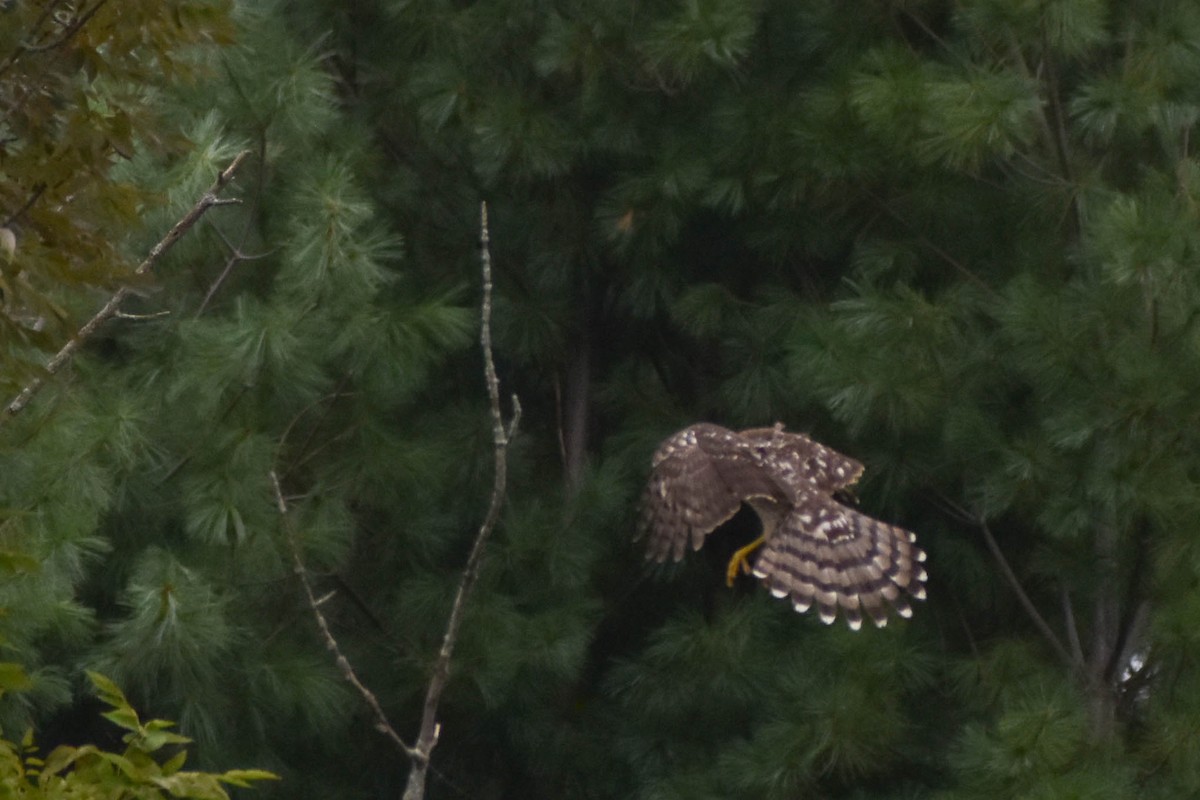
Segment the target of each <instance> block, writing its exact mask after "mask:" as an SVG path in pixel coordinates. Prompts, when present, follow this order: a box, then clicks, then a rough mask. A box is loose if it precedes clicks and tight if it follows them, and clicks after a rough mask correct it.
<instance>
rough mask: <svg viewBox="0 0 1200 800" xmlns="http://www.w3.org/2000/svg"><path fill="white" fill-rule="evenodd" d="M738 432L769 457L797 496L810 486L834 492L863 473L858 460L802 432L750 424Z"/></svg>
mask: <svg viewBox="0 0 1200 800" xmlns="http://www.w3.org/2000/svg"><path fill="white" fill-rule="evenodd" d="M740 435H741V436H742V438H743V439H744V440H745V441H746V442H747V443H748V444H749V445H750V446H751V447H753V448H755V450H756V451H758V452H759V453H761V454H762V456H763V457H764V458H765V459H768V460H769V462H770V464H771V467H772V470H773V471H774V473H775V475H776V477H777V478H778V479H779V481H780V482H781V483H784V484H786V485H787V486H788V487H789V488H790V489H791V491H792V493H793V495H794V496H796V497H798V496H799V495H800V494H801V493H804V492H808V491H811V490H813V489H816V490H817V491H820V492H825V493H826V494H833V493H834V492H835V491H837V490H838V489H844V488H846V487H847V486H851V485H853V484H854V483H855V482H856V481H857V480H858V479H859V477H860V476H861V475H862V473H863V465H862V464H861V463H859V462H858V461H855V460H854V459H853V458H850V457H849V456H847V455H843V454H841V453H839V452H838V451H837V450H833V449H831V448H829V447H826V446H825V445H823V444H821V443H820V442H816V441H813V440H812V439H810V438H809V437H807V436H805V435H804V434H802V433H790V432H788V431H785V430H783V428H782V427H776V428H751V429H750V430H747V431H742V432H741V434H740ZM793 499H794V498H793Z"/></svg>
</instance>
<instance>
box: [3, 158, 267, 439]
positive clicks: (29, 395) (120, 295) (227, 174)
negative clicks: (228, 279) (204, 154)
mask: <svg viewBox="0 0 1200 800" xmlns="http://www.w3.org/2000/svg"><path fill="white" fill-rule="evenodd" d="M248 154H249V151H245V150H244V151H242V152H241V153H238V155H237V156H236V157H235V158H234V159H233V161H232V162H231V163H230V164H229V166H228V167H226V168H225V169H224V170H222V171H221V173H220V174H218V175H217V178H216V180H215V181H213V184H212V186H210V187H208V191H206V192H205V193H204V195H203V196H202V197H201V198H200V199H199V200H197V201H196V204H195V205H194V206H192V208H191V210H190V211H188V212H187V213H186V214H184V215H183V217H181V218H180V219H179V221H178V222H176V223H175V224H174V225H173V226H172V227H171V230H169V231H167V234H166V236H164V237H163V238H162V239H161V240H159V242H158V244H156V245H154V247H152V248H151V249H150V254H149V255H147V256H146V259H145V260H144V261H142V263H141V264H139V265H138V267H137V269H135V270H134V271H133V272H134V274H135V275H144V274H146V273H147V272H149V271H150V270H151V268H152V267H154V265H155V264H157V263H158V260H159V259H160V258H162V256H163V254H164V253H166V252H167V251H168V250H170V249H171V247H172V245H174V244H175V242H177V241H179V239H180V238H182V236H183V235H184V234H185V233H187V232H188V231H189V230H191V228H192V226H193V225H195V224H196V223H197V222H198V221H199V220H200V218H201V217H202V216H204V214H205V212H206V211H208V210H209V209H210V208H212V207H213V206H219V205H228V204H231V203H236V202H238V201H236V200H222V199H221V198H219V197H218V196H217V193H218V192H220V191H221V190H222V189H224V188H225V187H226V186H227V185H228V184H229V182H230V181H231V180H233V175H234V173H235V172H237V169H238V167H240V166H241V164H242V161H244V160H245V158H246V156H247V155H248ZM131 292H132V290H131V289H130V288H129V287H127V286H123V287H121V288H120V289H118V290H117V291H116V292H115V293H113V295H112V297H110V298H109V299H108V302H107V303H105V304H104V307H103V308H101V309H100V310H99V311H97V312H96V314H95V315H94V316H93V317H92V318H91V319H89V320H88V321H87V322H86V323H85V324H84V326H83V327H82V328H80V329H79V330H78V331H77V332H76V333H75V335H74V336H73V337H71V339H70V341H68V342H67V343H66V344H65V345H63V347H62V349H61V350H59V351H58V353H56V354H55V355H54V357H53V358H51V359H50V360H49V361H48V362H47V363H46V367H45V372H46V375H45V376H40V377H36V378H34V379H33V380H31V381H30V382H29V383H28V384H26V386H25V388H24V389H22V390H21V391H20V393H19V394H18V395H17V396H16V397H15V398H13V400H12V401H11V402H10V403H9V404H8V405H7V406H6V407H5V408H4V411H3V412H0V425H3V424H4V423H5V422H7V421H8V420H9V419H11V418H12V417H14V416H16V415H17V414H19V413H21V411H22V410H23V409H24V408H25V406H27V405H28V404H29V401H30V400H32V399H33V396H34V395H35V394H37V393H38V391H40V390H41V388H42V387H43V386H44V385H45V383H46V379H47V378H49V377H51V376H53V375H55V374H56V373H57V372H58V371H59V370H60V369H62V368H63V367H64V366H65V365H66V364H67V362H69V361H70V360H71V358H72V357H73V356H74V355H75V353H76V351H78V350H79V348H80V347H81V346H82V345H83V343H84V342H86V341H87V340H88V339H89V338H90V337H91V336H92V334H94V333H95V332H96V330H97V329H98V328H99V327H100V326H101V325H103V324H104V323H105V322H107V321H108V320H109V319H111V318H112V317H114V316H115V315H116V313H117V311H118V310H120V306H121V303H122V302H123V301H124V300H125V298H126V297H128V296H129V294H130V293H131Z"/></svg>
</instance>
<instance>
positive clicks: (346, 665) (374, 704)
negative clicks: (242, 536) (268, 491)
mask: <svg viewBox="0 0 1200 800" xmlns="http://www.w3.org/2000/svg"><path fill="white" fill-rule="evenodd" d="M271 488H272V489H273V490H274V492H275V505H276V508H277V509H278V510H279V518H280V520H282V523H283V529H284V534H285V535H286V536H287V543H288V549H289V550H291V551H292V571H293V572H295V574H296V577H297V578H299V580H300V585H301V586H302V587H303V588H304V597H305V599H306V600H307V601H308V607H309V609H310V610H311V611H312V613H313V617H314V618H315V619H316V621H317V629H318V630H319V631H320V632H321V638H322V639H323V640H324V642H325V647H326V648H328V649H329V652H331V653H333V656H334V661H336V662H337V666H338V669H340V670H341V671H342V677H344V678H345V679H346V681H347V682H348V683H349V684H350V685H351V686H353V687H354V688H355V689H357V690H358V693H359V694H360V695H362V698H363V700H364V701H366V703H367V706H368V707H369V708H370V709H371V713H372V714H374V715H375V729H376V730H377V731H379V732H380V733H382V734H383V735H384V736H387V737H388V738H389V739H391V740H392V742H393V744H395V745H396V746H397V747H399V748H400V749H401V750H402V751H404V752H405V753H406V754H408V755H409V756H410V757H412V758H416V757H417V756H418V753H417V751H416V750H414V749H413V748H411V747H409V746H408V745H407V744H405V743H404V740H403V739H401V738H400V734H398V733H396V729H395V728H393V727H392V725H391V723H390V722H388V718H387V715H386V714H384V713H383V706H381V705H380V704H379V699H378V698H377V697H375V694H374V693H373V692H372V691H371V690H370V689H368V688H367V687H366V686H365V685H364V684H363V682H362V681H361V680H359V677H358V674H357V673H356V672H355V671H354V667H352V666H350V661H349V660H348V659H347V658H346V656H345V655H343V654H342V649H341V648H340V647H339V646H338V643H337V639H335V638H333V632H332V631H330V629H329V623H328V622H327V621H326V620H325V615H324V614H322V613H321V602H322V600H320V599H318V598H317V595H316V593H315V592H313V588H312V583H310V582H309V580H308V570H307V569H306V568H305V566H304V559H303V558H301V556H300V544H299V543H298V542H297V541H296V531H295V529H294V528H293V527H292V520H291V517H289V516H288V506H287V501H286V500H285V499H284V498H283V490H282V489H281V488H280V486H279V477H278V476H277V475H276V474H275V470H271Z"/></svg>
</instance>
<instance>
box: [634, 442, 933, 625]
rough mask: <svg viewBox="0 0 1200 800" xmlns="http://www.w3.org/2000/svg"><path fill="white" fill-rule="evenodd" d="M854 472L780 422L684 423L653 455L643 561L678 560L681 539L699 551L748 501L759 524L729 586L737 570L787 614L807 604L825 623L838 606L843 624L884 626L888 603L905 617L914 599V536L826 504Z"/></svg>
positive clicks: (917, 590)
mask: <svg viewBox="0 0 1200 800" xmlns="http://www.w3.org/2000/svg"><path fill="white" fill-rule="evenodd" d="M862 471H863V466H862V464H860V463H858V462H857V461H855V460H854V459H852V458H849V457H847V456H844V455H842V454H841V453H838V452H837V451H835V450H830V449H829V448H828V447H825V446H823V445H821V444H819V443H817V442H815V441H813V440H812V439H810V438H809V437H807V436H805V435H803V434H799V433H789V432H787V431H784V429H783V425H782V424H777V425H775V427H773V428H752V429H750V430H745V431H731V430H729V429H727V428H722V427H721V426H719V425H711V424H708V423H700V424H697V425H692V426H690V427H688V428H684V429H683V430H682V431H680V432H679V433H676V434H675V435H674V436H672V437H671V438H669V439H667V440H666V441H665V442H663V443H662V444H661V445H660V446H659V448H658V450H657V452H655V454H654V461H653V471H652V472H651V474H650V482H649V484H648V485H647V486H646V491H645V494H644V496H643V499H642V517H641V524H640V531H641V534H643V535H646V536H647V537H648V540H649V542H648V550H647V554H646V557H647V558H649V559H653V560H654V561H658V562H663V561H666V560H667V559H668V558H670V559H672V560H673V561H678V560H679V559H681V558H683V554H684V552H685V551H686V550H687V548H688V546H689V545H690V546H691V547H692V549H693V550H699V549H700V546H701V545H702V544H704V539H705V537H706V536H708V534H710V533H712V532H713V531H714V530H715V529H716V528H718V527H720V526H721V525H722V524H723V523H725V522H727V521H728V520H729V519H730V518H731V517H732V516H733V515H734V514H736V513H737V511H738V509H739V508H741V505H742V503H747V504H749V505H750V507H751V508H753V509H754V510H755V512H757V514H758V516H759V519H760V520H761V521H762V535H761V536H760V537H759V538H758V539H756V540H755V541H753V542H751V543H750V544H749V545H747V546H746V547H743V548H742V549H740V550H738V551H737V552H736V553H734V555H733V558H732V559H731V560H730V562H729V567H728V570H727V572H726V579H727V583H728V584H729V585H733V581H734V578H735V577H736V576H737V573H738V571H739V570H742V571H744V572H747V573H750V572H753V574H754V575H755V576H756V577H758V578H760V579H762V582H763V583H764V584H765V585H766V587H767V588H768V589H769V590H770V591H771V594H773V595H775V596H776V597H786V598H788V599H790V600H791V602H792V606H793V607H794V608H795V609H796V610H797V611H801V612H803V611H807V610H808V609H809V608H811V607H812V606H816V607H817V613H818V614H820V616H821V621H822V622H824V623H826V624H828V623H831V622H833V620H834V619H835V618H836V617H837V615H838V614H839V613H840V614H842V616H843V617H845V619H846V622H847V623H849V625H850V627H851V628H852V629H853V630H858V629H859V628H860V627H861V626H862V620H863V615H864V614H865V615H866V616H868V617H870V618H871V620H872V621H873V622H874V623H875V625H876V626H878V627H883V626H884V625H886V624H887V621H888V612H889V607H890V608H892V609H895V610H896V612H897V613H899V614H900V616H902V617H910V616H912V608H911V607H910V606H909V602H908V598H909V597H910V596H911V597H914V598H916V599H918V600H921V599H924V597H925V585H924V584H925V578H926V574H925V570H924V568H923V567H922V565H921V562H923V561H924V560H925V553H923V552H922V551H921V549H920V548H918V547H917V545H916V540H917V537H916V536H915V535H914V534H912V533H910V532H909V531H906V530H904V529H903V528H897V527H895V526H893V525H888V524H887V523H885V522H880V521H879V520H876V519H872V518H871V517H868V516H866V515H865V514H860V513H859V512H858V511H856V510H854V509H853V508H850V507H848V506H845V505H843V504H842V503H840V502H838V501H837V500H836V499H834V492H836V491H838V490H840V489H845V488H847V487H849V486H851V485H852V484H853V483H854V482H855V481H857V480H858V477H859V476H860V475H861V474H862ZM755 551H758V552H757V556H755V555H754V554H755ZM752 558H753V563H751V559H752Z"/></svg>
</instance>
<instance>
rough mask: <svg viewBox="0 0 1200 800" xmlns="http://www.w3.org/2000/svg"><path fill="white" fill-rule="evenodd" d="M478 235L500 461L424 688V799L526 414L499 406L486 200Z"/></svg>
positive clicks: (419, 785)
mask: <svg viewBox="0 0 1200 800" xmlns="http://www.w3.org/2000/svg"><path fill="white" fill-rule="evenodd" d="M479 238H480V244H481V245H482V251H483V252H482V254H481V256H480V260H481V262H482V272H483V302H482V306H481V309H480V322H481V324H480V334H479V342H480V346H481V348H482V349H483V369H484V377H485V380H486V382H487V392H488V400H489V403H490V405H491V411H492V445H493V455H494V462H495V464H494V469H495V472H494V474H493V479H492V497H491V501H490V503H489V505H488V510H487V515H486V516H485V517H484V520H483V523H482V524H481V525H480V526H479V532H478V533H477V534H476V535H475V542H474V544H473V545H472V546H471V553H470V555H469V556H468V557H467V566H466V568H465V569H464V570H463V575H462V579H461V580H460V581H459V584H458V592H457V594H456V595H455V597H454V605H453V606H452V607H451V608H450V619H449V620H448V621H447V623H446V632H445V634H444V635H443V637H442V647H441V650H439V651H438V657H437V661H435V662H434V666H433V675H432V677H430V679H429V688H428V689H427V690H426V692H425V704H424V706H423V709H422V712H421V729H420V732H419V733H418V735H417V743H416V747H415V750H416V752H415V753H410V756H411V757H412V762H413V763H412V768H411V769H410V770H409V773H408V785H407V786H406V787H405V789H404V800H423V798H424V797H425V777H426V773H427V772H428V769H429V757H430V754H431V753H432V752H433V748H434V747H436V746H437V740H438V734H439V732H440V730H441V726H440V725H439V724H438V721H437V712H438V704H439V703H440V702H441V699H442V691H443V690H444V689H445V688H446V683H447V681H448V680H449V678H450V658H451V656H452V655H453V653H454V646H455V644H456V643H457V641H458V632H459V628H460V626H461V625H462V620H463V614H464V612H465V610H466V603H467V598H468V596H469V595H470V593H471V589H472V588H474V586H475V581H476V579H477V578H478V577H479V564H480V561H481V560H482V558H483V551H484V547H485V545H486V544H487V540H488V537H489V536H490V535H491V533H492V530H493V529H494V528H495V527H496V523H497V522H498V521H499V519H500V508H501V506H502V505H503V504H504V489H505V483H506V481H507V476H508V446H509V443H510V442H511V441H512V437H513V434H514V433H515V432H516V429H517V423H518V422H519V421H520V419H521V403H520V401H519V400H518V399H517V396H516V395H515V394H514V395H513V396H512V405H513V411H512V419H510V420H509V423H508V426H507V427H505V425H504V415H503V413H502V412H501V410H500V380H499V378H497V377H496V363H495V361H494V360H493V358H492V326H491V322H492V256H491V252H490V251H489V249H488V223H487V204H486V203H484V204H483V205H482V206H481V208H480V236H479Z"/></svg>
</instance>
